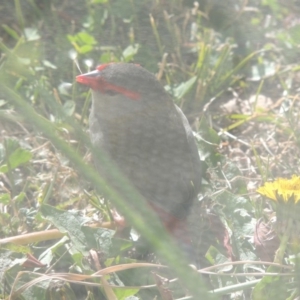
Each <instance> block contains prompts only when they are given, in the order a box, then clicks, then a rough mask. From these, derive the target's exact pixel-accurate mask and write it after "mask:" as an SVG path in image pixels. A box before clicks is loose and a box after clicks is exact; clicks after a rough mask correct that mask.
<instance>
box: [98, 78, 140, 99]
mask: <svg viewBox="0 0 300 300" xmlns="http://www.w3.org/2000/svg"><path fill="white" fill-rule="evenodd" d="M101 81H102V82H101V85H100V88H99V89H100V91H101V92H103V93H105V92H106V91H108V90H111V91H115V92H117V93H119V94H123V95H124V96H126V97H128V98H130V99H132V100H139V99H140V98H141V95H140V94H139V93H136V92H133V91H130V90H128V89H125V88H124V87H122V86H118V85H114V84H111V83H109V82H107V81H105V80H103V79H102V78H101Z"/></svg>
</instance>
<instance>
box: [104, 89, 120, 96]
mask: <svg viewBox="0 0 300 300" xmlns="http://www.w3.org/2000/svg"><path fill="white" fill-rule="evenodd" d="M104 94H106V95H109V96H115V95H117V94H119V93H118V92H116V91H114V90H106V91H105V92H104Z"/></svg>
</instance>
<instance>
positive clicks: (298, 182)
mask: <svg viewBox="0 0 300 300" xmlns="http://www.w3.org/2000/svg"><path fill="white" fill-rule="evenodd" d="M257 192H258V193H260V194H261V195H263V196H266V197H268V198H270V199H272V200H274V201H279V202H282V201H283V202H294V203H297V202H299V201H300V177H299V176H296V175H293V176H292V178H291V179H285V178H278V179H277V180H275V181H273V182H266V183H265V184H264V185H263V186H261V187H260V188H258V189H257Z"/></svg>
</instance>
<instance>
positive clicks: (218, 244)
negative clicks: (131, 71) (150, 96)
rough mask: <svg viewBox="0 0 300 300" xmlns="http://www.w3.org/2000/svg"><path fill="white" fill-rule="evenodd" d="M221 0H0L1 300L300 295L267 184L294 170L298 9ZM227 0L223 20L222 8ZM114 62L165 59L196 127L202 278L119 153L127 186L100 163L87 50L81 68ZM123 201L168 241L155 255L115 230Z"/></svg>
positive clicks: (158, 239)
mask: <svg viewBox="0 0 300 300" xmlns="http://www.w3.org/2000/svg"><path fill="white" fill-rule="evenodd" d="M228 3H229V0H228ZM275 4H276V5H275ZM210 5H212V7H210V6H209V7H208V6H207V4H206V2H205V1H199V6H197V5H196V4H193V1H191V2H189V1H179V0H178V1H175V0H174V1H169V2H166V1H155V2H152V1H148V0H140V1H136V0H126V1H119V0H116V1H110V0H106V1H105V0H102V1H100V0H94V1H88V0H87V1H85V2H83V1H77V0H76V1H64V2H63V3H61V2H59V3H58V1H55V0H52V1H45V2H35V1H23V2H22V1H18V0H16V1H14V4H12V3H7V4H3V5H2V6H1V7H0V16H2V15H3V18H2V20H3V21H2V22H3V24H2V27H1V29H0V30H1V37H2V39H1V41H0V49H1V53H2V55H1V57H0V85H1V89H0V128H1V137H0V176H1V177H0V178H1V186H0V224H1V227H0V236H1V240H0V244H1V249H0V261H1V263H0V265H1V266H2V267H1V268H0V274H1V277H0V278H1V285H0V295H1V296H0V298H1V299H2V298H3V299H50V297H52V298H62V297H68V298H69V299H81V298H82V299H154V298H155V297H157V298H158V299H163V300H165V299H190V298H191V295H193V296H194V299H200V298H203V299H204V298H205V299H209V297H211V298H218V297H220V296H223V297H224V299H229V298H230V297H233V296H234V297H236V298H238V299H242V298H246V299H250V298H252V299H262V298H261V297H262V295H269V296H270V297H269V299H271V298H274V299H286V298H288V297H290V298H289V299H296V298H297V297H299V288H298V286H299V284H298V282H299V279H298V277H299V271H297V270H298V264H299V262H298V258H297V257H298V256H299V250H298V248H299V247H297V245H298V244H299V241H298V240H297V238H294V240H293V241H290V242H288V241H286V251H285V253H281V257H283V265H278V264H276V265H274V264H273V259H274V256H275V253H276V250H277V248H278V247H279V243H280V241H282V240H287V236H286V235H283V236H282V235H280V234H278V232H277V231H276V230H277V229H276V226H275V225H274V214H275V213H276V209H275V207H274V203H269V202H268V201H266V200H265V199H263V198H262V197H260V196H259V195H258V194H257V193H256V189H257V188H258V187H259V186H260V185H261V184H262V183H263V182H265V181H268V180H273V179H275V178H277V177H284V178H289V177H291V176H292V175H293V174H299V150H298V149H299V147H298V145H299V138H298V131H299V128H298V127H299V126H298V123H299V122H298V120H299V104H298V103H299V79H298V77H299V76H298V73H299V65H297V63H296V57H297V55H298V53H299V46H298V42H297V41H298V40H297V37H298V36H299V29H300V27H299V25H298V24H297V18H296V17H295V13H294V11H297V9H298V8H297V7H296V6H289V5H292V4H290V2H287V3H286V4H284V6H282V7H281V9H278V7H280V5H282V4H280V3H279V2H277V1H265V2H264V5H262V4H260V3H257V2H256V1H254V0H253V1H250V0H249V3H248V4H247V3H246V4H245V3H243V5H241V6H240V9H241V10H236V8H235V6H233V5H230V4H228V5H227V6H226V7H227V8H226V9H227V10H224V9H222V6H220V7H221V9H220V7H218V6H217V5H218V4H214V2H211V3H210ZM214 5H215V8H214ZM220 5H221V4H220ZM220 12H224V15H221V17H222V18H224V24H227V25H226V26H223V27H222V26H220V23H214V22H216V20H217V19H218V18H220V16H219V15H218V14H219V13H220ZM10 15H12V16H15V18H10V17H9V16H10ZM228 17H229V18H230V20H231V21H228V22H226V18H228ZM239 28H240V31H239V30H238V29H239ZM241 34H242V37H243V38H241ZM245 37H246V40H245ZM109 61H125V62H134V63H139V64H141V65H142V66H144V67H145V68H147V69H149V70H150V71H152V72H153V73H156V74H157V78H158V79H159V80H160V81H161V83H162V84H163V85H164V86H165V88H166V89H167V91H168V92H169V93H170V94H172V95H173V98H174V101H175V102H176V103H177V104H178V105H179V106H181V107H182V109H183V110H184V111H185V113H186V115H187V117H188V119H189V121H190V123H191V125H192V126H193V129H194V130H195V131H196V137H197V141H198V146H199V153H200V156H201V158H202V159H203V160H204V165H203V169H205V170H206V174H205V178H204V179H203V184H202V192H201V195H200V196H199V201H198V202H197V203H195V205H194V207H193V210H192V213H191V216H190V217H189V227H190V231H191V233H192V236H193V243H194V247H195V249H196V251H197V254H198V258H199V261H200V266H201V268H200V270H199V272H200V273H201V272H202V273H203V274H206V275H205V277H201V276H199V275H198V274H196V272H195V270H192V269H191V268H189V267H187V263H186V261H185V259H184V258H182V257H181V255H180V253H179V252H178V253H177V251H176V250H174V249H176V247H172V241H171V240H170V238H169V237H168V235H167V233H166V232H165V231H164V229H163V228H161V225H160V224H158V222H156V221H155V217H154V216H153V214H151V213H149V212H148V211H145V207H146V205H145V204H144V202H143V199H140V197H139V195H137V194H136V193H135V191H134V190H133V189H132V188H131V187H130V185H129V184H128V183H126V178H122V176H120V174H118V173H117V172H114V171H113V170H114V168H113V167H111V168H110V169H111V170H112V172H113V173H114V176H116V178H118V180H120V181H123V182H124V191H122V193H121V194H116V193H115V192H114V191H112V190H111V189H110V188H109V185H106V183H105V182H103V179H102V178H101V177H99V176H98V174H97V173H96V172H95V171H94V170H93V168H92V164H91V153H93V151H94V150H93V148H92V147H91V145H90V142H89V138H88V137H87V136H86V134H85V131H86V127H87V115H88V107H89V101H90V93H89V92H87V91H86V89H83V88H82V87H78V86H77V85H76V84H74V78H75V76H76V75H77V74H78V73H79V71H78V70H77V67H76V65H77V64H79V66H80V68H81V69H82V71H83V72H85V71H87V70H89V69H93V68H94V67H95V66H96V65H97V64H99V63H105V62H109ZM70 83H72V85H70ZM103 162H104V163H106V162H107V160H105V159H103ZM126 199H127V200H126ZM128 199H130V200H131V201H128ZM133 199H136V200H135V201H133ZM128 203H132V205H128ZM133 203H134V204H133ZM114 207H116V208H117V209H118V211H119V212H121V213H122V215H124V216H125V217H126V219H127V220H130V223H131V224H133V225H134V227H135V229H136V230H137V231H138V232H140V233H141V234H142V235H143V236H144V237H145V238H146V239H147V240H148V241H149V242H150V243H151V244H152V245H154V246H155V245H164V247H163V248H162V249H163V251H162V253H161V254H160V256H159V257H160V259H158V258H155V257H154V258H153V257H152V256H149V255H148V256H145V255H144V254H143V253H139V251H141V250H137V249H139V248H137V249H135V248H136V247H138V244H136V243H135V242H134V241H132V240H126V239H120V238H117V237H116V236H115V235H114V233H115V229H116V228H115V225H114V223H113V222H112V212H111V210H112V209H113V208H114ZM141 215H142V216H145V218H141V217H140V216H141ZM293 224H294V225H295V224H296V225H295V226H294V227H295V228H293V230H295V232H296V234H295V235H294V236H296V237H297V236H299V231H297V230H298V229H297V228H296V227H297V226H298V225H297V224H298V223H297V221H296V223H293ZM157 232H160V233H161V234H160V235H159V236H158V234H157ZM132 234H133V236H134V233H132ZM281 249H282V248H281ZM143 255H144V256H143ZM140 257H143V260H140V259H139V258H140ZM159 260H162V261H163V262H164V263H165V264H166V265H168V266H169V267H168V268H164V267H162V266H161V265H160V264H159ZM281 261H282V259H281ZM278 266H280V268H279V267H278ZM177 276H178V278H179V280H176V279H175V278H176V277H177ZM260 277H265V279H264V280H260ZM258 278H259V279H258ZM130 296H131V298H127V297H130ZM276 297H277V298H276ZM278 297H279V298H278Z"/></svg>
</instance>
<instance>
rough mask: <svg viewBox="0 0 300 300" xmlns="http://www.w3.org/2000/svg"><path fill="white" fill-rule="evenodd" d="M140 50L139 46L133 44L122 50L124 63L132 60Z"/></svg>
mask: <svg viewBox="0 0 300 300" xmlns="http://www.w3.org/2000/svg"><path fill="white" fill-rule="evenodd" d="M139 48H140V45H139V44H134V45H130V46H128V47H127V48H126V49H124V51H123V53H122V55H123V58H124V61H125V62H129V61H131V60H132V59H133V57H134V56H135V55H136V54H137V53H138V51H139Z"/></svg>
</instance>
